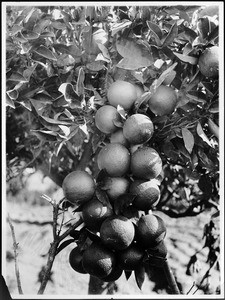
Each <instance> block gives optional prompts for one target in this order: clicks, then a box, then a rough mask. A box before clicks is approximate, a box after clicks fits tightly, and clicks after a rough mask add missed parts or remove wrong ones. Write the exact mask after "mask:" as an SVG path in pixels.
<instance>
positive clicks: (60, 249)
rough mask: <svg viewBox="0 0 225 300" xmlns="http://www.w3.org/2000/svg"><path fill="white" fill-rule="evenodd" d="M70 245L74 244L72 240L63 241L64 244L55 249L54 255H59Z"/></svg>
mask: <svg viewBox="0 0 225 300" xmlns="http://www.w3.org/2000/svg"><path fill="white" fill-rule="evenodd" d="M71 243H74V239H69V240H65V241H64V242H62V243H61V244H60V245H59V247H58V248H57V252H56V255H57V254H59V252H60V251H62V250H63V249H65V248H66V247H67V246H69V245H70V244H71Z"/></svg>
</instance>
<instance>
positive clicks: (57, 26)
mask: <svg viewBox="0 0 225 300" xmlns="http://www.w3.org/2000/svg"><path fill="white" fill-rule="evenodd" d="M51 25H52V27H54V28H55V29H61V30H64V29H66V24H65V23H64V22H63V21H52V22H51Z"/></svg>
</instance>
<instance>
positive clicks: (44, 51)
mask: <svg viewBox="0 0 225 300" xmlns="http://www.w3.org/2000/svg"><path fill="white" fill-rule="evenodd" d="M34 51H35V52H36V53H37V54H39V55H41V56H43V57H45V58H47V59H50V60H55V61H56V60H57V58H56V57H55V55H54V54H53V52H52V51H50V50H49V49H48V48H47V47H45V46H43V45H42V46H40V47H38V48H37V49H35V50H34Z"/></svg>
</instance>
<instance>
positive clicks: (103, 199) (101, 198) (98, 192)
mask: <svg viewBox="0 0 225 300" xmlns="http://www.w3.org/2000/svg"><path fill="white" fill-rule="evenodd" d="M95 195H96V197H97V198H98V200H99V201H100V202H101V203H102V204H103V205H105V206H107V207H109V208H111V209H112V205H111V203H110V201H109V197H108V195H107V194H106V192H105V191H103V190H101V189H100V188H97V189H96V191H95Z"/></svg>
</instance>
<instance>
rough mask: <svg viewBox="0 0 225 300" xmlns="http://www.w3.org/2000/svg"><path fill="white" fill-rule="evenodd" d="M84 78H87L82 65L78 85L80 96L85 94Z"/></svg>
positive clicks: (77, 90)
mask: <svg viewBox="0 0 225 300" xmlns="http://www.w3.org/2000/svg"><path fill="white" fill-rule="evenodd" d="M84 79H85V72H84V69H83V68H82V67H81V68H80V69H79V73H78V79H77V85H76V93H77V94H78V96H80V95H84Z"/></svg>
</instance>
